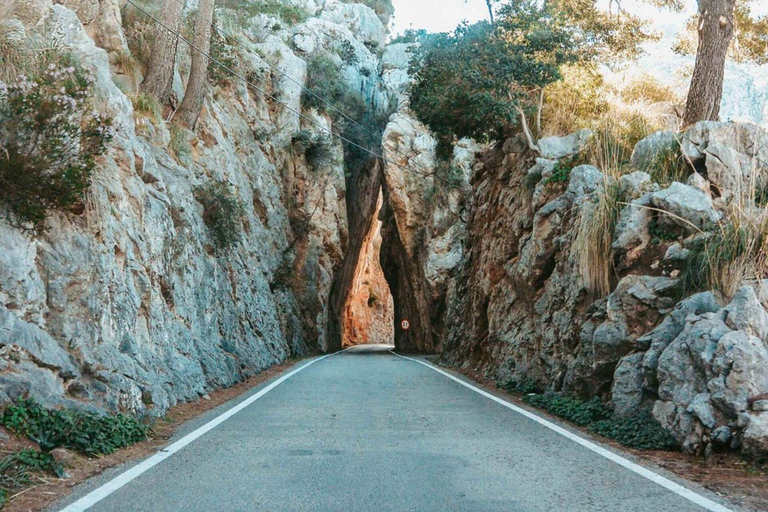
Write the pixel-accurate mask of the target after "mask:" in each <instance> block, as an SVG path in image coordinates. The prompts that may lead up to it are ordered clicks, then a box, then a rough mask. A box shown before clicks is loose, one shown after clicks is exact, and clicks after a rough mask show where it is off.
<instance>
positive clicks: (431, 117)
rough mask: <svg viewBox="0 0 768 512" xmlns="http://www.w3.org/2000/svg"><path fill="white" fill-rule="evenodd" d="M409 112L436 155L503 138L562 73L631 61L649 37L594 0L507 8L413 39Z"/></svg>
mask: <svg viewBox="0 0 768 512" xmlns="http://www.w3.org/2000/svg"><path fill="white" fill-rule="evenodd" d="M411 36H412V38H416V39H418V40H420V42H421V48H420V50H418V52H417V55H416V58H414V59H413V61H412V69H411V73H412V75H413V76H414V82H413V84H412V86H411V91H410V93H411V94H410V99H411V108H412V109H413V111H414V112H415V113H416V116H417V117H418V118H419V120H421V121H422V122H423V123H424V124H426V125H427V126H428V127H429V128H430V130H431V131H432V132H433V133H434V134H435V135H436V137H437V139H438V144H439V146H438V147H439V149H441V156H443V157H445V156H448V155H449V154H450V148H451V146H452V144H453V143H455V142H456V141H457V140H459V139H461V138H464V137H470V138H473V139H475V140H477V141H479V142H491V141H496V140H500V139H502V138H504V137H505V136H506V135H508V133H509V131H510V130H511V129H513V128H515V127H517V124H518V122H519V115H520V111H521V110H522V111H523V112H530V111H532V110H534V109H535V108H536V107H537V106H538V99H539V94H538V93H539V91H540V90H541V89H542V88H544V87H546V86H547V85H549V84H552V83H554V82H557V81H558V80H560V79H561V77H562V75H561V67H562V66H564V65H567V64H573V63H575V62H585V61H592V60H595V59H598V58H601V57H605V56H606V55H617V54H621V55H630V54H633V52H636V51H637V50H638V45H639V43H640V42H642V41H644V40H646V39H647V38H648V37H649V34H648V33H647V31H646V30H645V24H644V23H643V22H642V21H641V20H639V19H636V18H633V17H630V16H626V15H623V16H621V17H617V16H613V15H610V14H608V13H605V12H604V11H602V10H600V9H598V8H597V7H595V2H594V0H557V1H553V2H544V3H540V2H536V1H533V0H524V1H520V2H510V3H507V4H505V5H503V6H502V7H501V8H500V9H498V17H497V20H496V23H495V24H494V25H491V24H490V23H487V22H480V23H477V24H474V25H468V24H464V25H461V26H460V27H459V28H457V29H456V31H455V32H453V33H452V34H435V35H431V36H425V35H423V34H421V35H419V34H411Z"/></svg>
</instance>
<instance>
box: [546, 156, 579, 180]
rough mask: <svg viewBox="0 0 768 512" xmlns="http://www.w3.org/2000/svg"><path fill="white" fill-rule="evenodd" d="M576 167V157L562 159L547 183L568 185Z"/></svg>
mask: <svg viewBox="0 0 768 512" xmlns="http://www.w3.org/2000/svg"><path fill="white" fill-rule="evenodd" d="M575 165H576V157H566V158H561V159H560V160H558V161H557V163H556V164H555V167H554V168H553V169H552V174H551V175H550V176H549V178H547V181H546V182H545V183H568V182H569V181H570V179H571V171H572V170H573V168H574V167H575Z"/></svg>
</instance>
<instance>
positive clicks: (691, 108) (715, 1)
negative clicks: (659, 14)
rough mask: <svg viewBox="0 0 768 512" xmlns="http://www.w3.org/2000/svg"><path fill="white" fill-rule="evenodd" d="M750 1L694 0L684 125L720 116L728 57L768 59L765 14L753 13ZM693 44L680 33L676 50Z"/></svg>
mask: <svg viewBox="0 0 768 512" xmlns="http://www.w3.org/2000/svg"><path fill="white" fill-rule="evenodd" d="M648 1H650V2H651V3H653V4H655V5H658V6H660V7H666V8H670V9H673V10H676V11H681V10H682V9H683V8H684V7H685V3H684V2H681V1H680V0H648ZM752 2H753V0H697V5H698V12H697V14H696V16H695V18H694V19H692V20H691V21H690V22H689V23H688V26H689V28H690V29H691V30H692V31H694V32H695V33H696V36H695V38H696V44H695V48H696V49H695V53H696V64H695V66H694V70H693V77H692V78H691V87H690V89H689V91H688V99H687V102H686V106H685V112H684V113H683V125H684V126H690V125H692V124H694V123H696V122H698V121H704V120H713V121H714V120H717V119H718V118H719V115H720V103H721V101H722V97H723V80H724V78H725V63H726V60H727V58H728V57H731V58H733V59H734V60H737V61H752V62H756V63H765V62H766V61H768V17H767V16H763V17H755V16H753V15H752V12H751V10H750V4H751V3H752ZM684 34H685V32H684ZM693 46H694V45H693V44H690V43H689V41H688V39H687V38H686V37H683V38H681V39H680V40H679V41H678V43H677V44H676V45H675V51H677V52H679V53H688V52H689V51H692V50H693Z"/></svg>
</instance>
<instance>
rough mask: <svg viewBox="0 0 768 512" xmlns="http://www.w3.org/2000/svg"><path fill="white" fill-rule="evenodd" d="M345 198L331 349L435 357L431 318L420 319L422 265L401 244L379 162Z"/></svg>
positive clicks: (351, 181) (353, 180)
mask: <svg viewBox="0 0 768 512" xmlns="http://www.w3.org/2000/svg"><path fill="white" fill-rule="evenodd" d="M346 198H347V220H348V225H349V236H348V240H347V246H346V251H345V254H344V259H343V260H342V262H341V265H340V266H339V269H338V270H337V272H336V274H335V276H334V281H333V285H332V287H331V293H330V301H329V316H328V342H329V343H328V349H329V350H338V349H341V348H343V347H347V346H351V345H360V344H367V343H371V344H373V343H376V344H394V345H395V348H396V349H397V350H400V351H404V352H421V353H434V352H435V351H436V350H435V345H434V343H433V341H432V338H431V334H432V333H431V330H430V329H429V319H428V315H427V318H426V319H424V318H422V315H421V311H420V309H419V308H418V307H417V304H418V303H419V302H418V301H417V300H416V297H418V293H419V290H420V287H419V286H417V283H419V279H420V277H419V276H418V275H412V274H413V271H414V269H415V268H417V267H418V266H417V265H412V264H410V263H412V262H409V258H408V256H407V254H406V250H405V248H404V247H403V245H402V243H401V242H400V237H399V234H398V229H397V223H396V221H395V218H394V215H393V212H392V211H391V208H389V206H388V202H387V187H386V180H385V179H384V169H383V164H382V162H381V161H380V160H378V159H377V160H371V161H369V162H368V164H367V165H366V166H365V167H364V168H363V169H362V170H361V172H359V173H355V175H353V176H349V177H348V178H347V194H346ZM403 320H407V321H408V323H409V324H410V329H408V330H404V329H403V328H402V322H403Z"/></svg>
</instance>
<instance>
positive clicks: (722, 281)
mask: <svg viewBox="0 0 768 512" xmlns="http://www.w3.org/2000/svg"><path fill="white" fill-rule="evenodd" d="M759 174H760V172H759V169H758V168H757V166H755V169H754V170H753V172H752V177H751V180H750V185H749V187H747V190H746V191H744V193H743V194H741V195H739V196H737V197H736V198H735V199H734V200H733V201H732V203H731V204H730V206H729V207H728V212H727V215H726V217H725V218H724V219H723V220H722V221H721V222H720V223H719V224H718V225H717V226H716V228H715V229H714V230H713V231H712V232H710V233H707V234H706V235H704V236H701V237H699V239H697V240H695V241H694V242H693V244H692V246H691V255H690V257H689V259H688V262H687V265H686V268H685V272H684V274H683V277H684V284H685V290H686V291H687V292H694V291H698V290H715V291H718V292H720V293H722V294H723V295H724V296H726V297H728V298H732V297H733V295H734V294H735V293H736V291H737V290H738V289H739V288H740V287H742V286H743V285H745V284H748V283H752V284H755V283H759V282H761V281H762V280H763V279H766V278H768V209H767V208H765V207H761V206H760V204H761V195H762V193H763V185H762V184H761V183H759V181H758V175H759Z"/></svg>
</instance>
